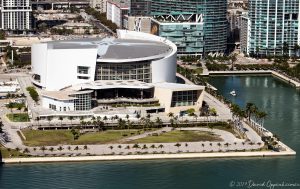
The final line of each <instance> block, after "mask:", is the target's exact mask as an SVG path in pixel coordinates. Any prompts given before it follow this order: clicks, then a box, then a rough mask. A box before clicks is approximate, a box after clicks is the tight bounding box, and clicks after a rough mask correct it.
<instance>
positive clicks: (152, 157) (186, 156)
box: [2, 150, 296, 164]
mask: <svg viewBox="0 0 300 189" xmlns="http://www.w3.org/2000/svg"><path fill="white" fill-rule="evenodd" d="M294 155H296V152H294V151H290V150H289V151H283V152H272V151H259V152H224V153H221V152H217V153H181V154H146V155H107V156H80V157H32V158H10V159H2V163H6V164H11V163H43V162H80V161H115V160H158V159H192V158H232V157H234V158H235V157H274V156H294Z"/></svg>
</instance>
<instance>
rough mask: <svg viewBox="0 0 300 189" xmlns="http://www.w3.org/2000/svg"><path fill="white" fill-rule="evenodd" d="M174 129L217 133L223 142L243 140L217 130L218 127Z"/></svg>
mask: <svg viewBox="0 0 300 189" xmlns="http://www.w3.org/2000/svg"><path fill="white" fill-rule="evenodd" d="M176 130H182V131H204V132H212V133H214V134H215V135H218V136H219V137H220V138H222V140H223V141H224V142H228V143H234V142H245V140H244V139H238V138H236V137H235V136H234V135H233V134H232V133H230V132H227V131H223V130H219V129H208V128H197V127H190V128H181V129H176Z"/></svg>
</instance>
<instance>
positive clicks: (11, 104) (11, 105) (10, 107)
mask: <svg viewBox="0 0 300 189" xmlns="http://www.w3.org/2000/svg"><path fill="white" fill-rule="evenodd" d="M7 107H8V108H9V109H10V112H11V113H13V111H12V110H13V108H14V105H13V103H9V104H8V105H7Z"/></svg>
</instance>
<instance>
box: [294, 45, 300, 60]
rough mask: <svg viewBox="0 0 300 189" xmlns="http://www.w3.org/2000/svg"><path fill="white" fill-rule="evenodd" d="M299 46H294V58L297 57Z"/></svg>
mask: <svg viewBox="0 0 300 189" xmlns="http://www.w3.org/2000/svg"><path fill="white" fill-rule="evenodd" d="M299 49H300V46H299V45H298V44H295V45H294V53H295V57H298V52H299Z"/></svg>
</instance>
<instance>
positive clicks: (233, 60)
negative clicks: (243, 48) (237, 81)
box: [230, 54, 237, 70]
mask: <svg viewBox="0 0 300 189" xmlns="http://www.w3.org/2000/svg"><path fill="white" fill-rule="evenodd" d="M230 59H231V69H232V70H233V68H234V63H235V62H236V61H237V54H233V55H231V56H230Z"/></svg>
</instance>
